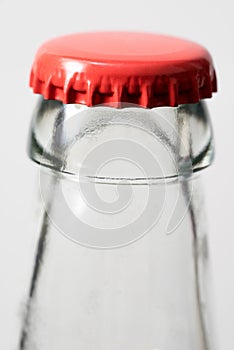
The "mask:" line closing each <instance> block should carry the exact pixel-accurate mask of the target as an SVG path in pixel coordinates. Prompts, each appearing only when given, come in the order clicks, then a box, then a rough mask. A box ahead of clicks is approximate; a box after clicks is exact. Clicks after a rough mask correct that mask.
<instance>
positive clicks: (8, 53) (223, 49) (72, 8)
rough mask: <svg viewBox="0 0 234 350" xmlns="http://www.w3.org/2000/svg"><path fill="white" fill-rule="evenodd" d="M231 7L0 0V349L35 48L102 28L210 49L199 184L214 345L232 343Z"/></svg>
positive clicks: (6, 334)
mask: <svg viewBox="0 0 234 350" xmlns="http://www.w3.org/2000/svg"><path fill="white" fill-rule="evenodd" d="M233 11H234V9H233V5H232V1H231V0H223V1H217V0H213V1H210V0H195V1H194V2H192V1H188V0H177V1H173V0H171V1H169V0H161V1H158V0H143V1H127V0H118V1H111V0H109V1H107V0H98V1H90V0H86V1H85V0H83V1H78V0H76V1H72V0H66V1H58V0H57V1H55V0H50V1H48V0H47V1H45V0H40V1H29V0H28V1H26V0H21V1H11V0H0V26H1V28H0V29H1V30H0V69H1V71H0V73H1V74H0V101H1V107H0V112H1V119H0V122H1V128H0V142H1V147H0V151H1V158H0V159H1V182H0V186H1V192H0V205H1V221H0V224H1V227H0V229H1V231H0V232H1V235H0V280H1V286H0V349H3V350H9V349H10V350H11V349H15V350H16V345H15V344H16V340H17V339H16V330H17V327H18V326H19V322H20V313H21V311H20V308H21V306H20V303H21V299H22V295H23V294H24V293H25V281H26V279H27V274H28V272H29V270H28V269H29V266H30V262H31V254H32V253H31V252H32V247H33V245H34V240H35V230H34V227H33V224H32V223H31V221H30V220H29V218H30V217H31V215H32V212H33V206H34V202H33V196H34V188H35V184H36V180H35V176H34V175H35V172H34V167H33V165H32V163H30V161H29V160H28V159H27V156H26V141H27V132H28V128H29V123H30V116H31V111H32V109H33V106H34V104H35V101H36V98H35V96H33V94H32V92H31V91H30V90H29V88H28V86H27V84H28V77H29V71H30V66H31V63H32V60H33V56H34V53H35V51H36V49H37V48H38V46H39V45H40V44H41V43H42V42H43V41H44V40H46V39H48V38H50V37H54V36H57V35H60V34H64V33H71V32H77V31H86V30H105V29H107V30H108V29H112V30H113V29H116V30H118V29H119V30H126V29H129V30H143V31H153V32H161V33H168V34H173V35H178V36H181V37H185V38H189V39H192V40H194V41H197V42H200V43H201V44H203V45H204V46H206V47H207V48H208V49H209V51H210V52H211V54H212V56H213V58H214V61H215V66H216V69H217V72H218V83H219V93H218V94H216V95H215V96H214V98H213V99H212V100H210V101H208V105H209V108H210V112H211V116H212V120H213V125H214V132H215V139H216V160H215V163H214V165H213V166H212V167H211V168H210V169H209V170H207V171H205V172H204V184H205V191H206V196H207V212H208V222H209V233H210V249H211V258H212V264H213V274H214V282H215V283H214V284H215V295H216V314H217V325H218V327H217V331H218V335H219V339H220V347H219V349H221V350H233V349H234V297H233V296H234V273H233V268H234V230H233V217H234V212H233V207H234V205H233V204H234V203H233V202H234V186H233V166H234V157H233V151H234V141H233V134H234V113H233V100H234V91H233V90H234V89H233V84H234V39H233V36H234V20H233V13H234V12H233ZM162 350H163V349H162ZM188 350H189V349H188Z"/></svg>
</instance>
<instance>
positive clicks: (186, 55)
mask: <svg viewBox="0 0 234 350" xmlns="http://www.w3.org/2000/svg"><path fill="white" fill-rule="evenodd" d="M30 86H31V87H32V88H33V91H34V92H35V93H39V94H42V95H43V96H44V97H45V98H46V99H54V100H60V101H63V102H64V103H80V104H85V105H88V106H93V105H95V104H101V103H112V102H130V103H136V104H139V105H141V106H144V107H157V106H177V105H178V104H185V103H196V102H198V101H199V100H200V99H204V98H208V97H211V95H212V92H215V91H216V90H217V86H216V76H215V70H214V67H213V63H212V58H211V56H210V54H209V53H208V52H207V50H206V49H205V48H203V47H202V46H200V45H198V44H196V43H193V42H190V41H187V40H182V39H179V38H175V37H170V36H165V35H158V34H150V33H135V32H95V33H80V34H72V35H67V36H63V37H59V38H55V39H52V40H50V41H47V42H46V43H44V44H43V45H42V46H41V47H40V48H39V50H38V52H37V54H36V57H35V61H34V64H33V67H32V71H31V77H30Z"/></svg>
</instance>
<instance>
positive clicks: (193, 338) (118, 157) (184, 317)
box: [19, 100, 215, 350]
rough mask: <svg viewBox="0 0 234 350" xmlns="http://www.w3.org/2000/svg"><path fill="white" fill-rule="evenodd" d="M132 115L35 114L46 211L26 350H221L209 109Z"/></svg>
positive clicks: (98, 111) (41, 108) (47, 105)
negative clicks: (211, 254) (213, 280)
mask: <svg viewBox="0 0 234 350" xmlns="http://www.w3.org/2000/svg"><path fill="white" fill-rule="evenodd" d="M125 107H126V108H121V109H118V108H110V107H108V106H98V107H94V108H87V107H82V106H80V105H79V106H78V105H70V106H69V105H67V106H64V105H62V104H61V103H59V102H56V101H44V100H41V101H40V102H39V104H38V107H37V109H36V112H35V115H34V118H33V121H32V127H31V135H30V145H29V152H30V157H31V158H32V159H33V160H34V161H36V162H37V163H39V164H41V165H42V166H41V167H40V168H39V172H40V190H41V198H40V201H41V207H42V210H41V222H40V229H39V238H38V248H37V252H36V254H35V262H34V266H33V274H32V278H31V281H30V286H29V295H28V300H27V302H26V309H25V319H24V323H23V326H22V332H21V335H20V346H19V348H20V349H21V350H23V349H24V350H34V349H35V350H51V349H56V350H65V349H69V350H75V349H76V350H77V349H82V350H94V349H95V350H119V349H121V350H133V349H134V350H188V349H189V350H208V349H210V350H211V349H212V350H213V349H215V341H214V334H213V333H212V331H211V322H210V320H209V310H208V300H209V298H208V297H207V295H208V294H207V293H208V291H207V286H209V280H208V278H209V275H207V272H208V250H207V236H206V229H205V224H204V209H203V198H202V194H201V190H200V172H198V170H201V169H202V168H205V167H206V166H208V165H209V164H210V162H211V161H212V157H213V147H212V130H211V125H210V122H209V118H208V115H207V111H206V108H205V106H204V104H202V103H199V104H196V105H186V106H179V107H178V108H165V107H164V108H155V109H152V110H145V109H142V108H138V107H136V106H125ZM207 282H208V283H207Z"/></svg>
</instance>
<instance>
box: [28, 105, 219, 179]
mask: <svg viewBox="0 0 234 350" xmlns="http://www.w3.org/2000/svg"><path fill="white" fill-rule="evenodd" d="M48 115H50V118H48ZM191 121H192V122H191ZM213 151H214V150H213V133H212V127H211V124H210V120H209V115H208V112H207V109H206V107H205V105H204V102H199V103H198V104H191V105H181V106H179V107H173V108H172V107H161V108H154V109H144V108H136V106H132V108H127V109H118V108H109V107H108V106H99V107H96V106H94V107H92V108H89V107H87V106H83V105H63V104H62V103H61V102H59V101H53V100H44V99H43V98H42V99H40V100H39V103H38V106H37V108H36V110H35V113H34V117H33V120H32V124H31V131H30V137H29V144H28V152H29V157H30V158H31V159H32V160H33V161H34V162H35V163H37V164H39V165H40V166H41V169H42V170H43V171H44V170H48V171H51V172H52V173H54V174H56V176H57V177H61V178H67V179H69V180H72V181H78V182H92V183H101V184H129V183H131V184H136V185H137V184H141V185H151V184H152V185H153V184H160V183H164V182H168V183H174V182H178V181H180V180H183V179H185V178H187V179H189V178H191V176H194V174H195V173H197V172H199V171H200V170H202V169H205V168H206V167H208V166H209V165H210V164H211V163H212V161H213ZM115 159H116V160H117V163H115V162H114V163H112V161H113V160H115ZM110 160H111V161H110ZM126 160H127V163H126ZM139 160H140V163H139ZM122 161H123V162H125V163H123V162H122ZM121 162H122V163H121ZM112 164H113V167H112ZM134 164H135V165H137V164H141V165H140V168H139V167H138V166H136V167H135V165H134ZM100 165H102V166H101V168H100ZM109 165H111V167H109ZM139 170H140V171H139ZM141 170H142V171H141Z"/></svg>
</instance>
